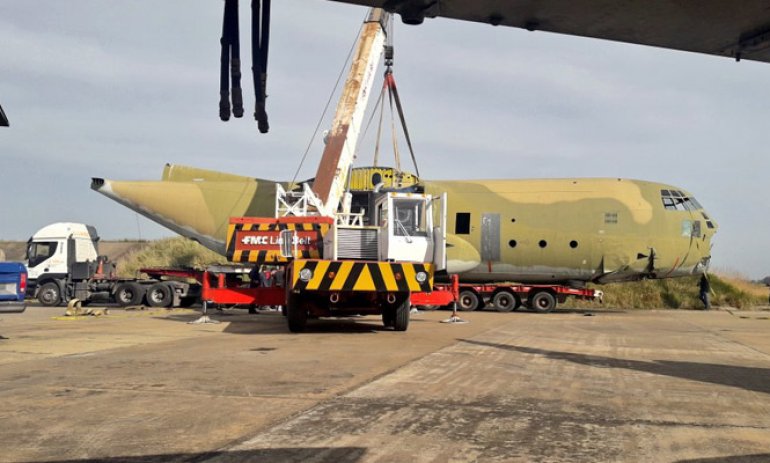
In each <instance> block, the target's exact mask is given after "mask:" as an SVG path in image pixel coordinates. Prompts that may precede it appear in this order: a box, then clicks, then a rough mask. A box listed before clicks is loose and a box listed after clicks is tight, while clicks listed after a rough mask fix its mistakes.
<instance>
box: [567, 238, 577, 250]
mask: <svg viewBox="0 0 770 463" xmlns="http://www.w3.org/2000/svg"><path fill="white" fill-rule="evenodd" d="M569 247H571V248H572V249H575V248H576V247H578V242H577V241H575V240H572V241H570V242H569Z"/></svg>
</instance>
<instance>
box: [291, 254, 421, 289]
mask: <svg viewBox="0 0 770 463" xmlns="http://www.w3.org/2000/svg"><path fill="white" fill-rule="evenodd" d="M303 269H309V270H310V271H311V272H313V277H312V278H311V279H310V280H309V281H303V280H302V279H301V278H300V277H299V274H300V272H301V271H302V270H303ZM419 272H425V273H426V274H427V276H428V278H427V279H426V280H425V281H424V282H423V283H420V282H418V281H417V278H416V275H417V273H419ZM291 277H292V280H291V282H292V288H293V289H294V290H298V291H375V292H428V291H431V290H432V288H433V265H432V264H418V263H410V262H398V263H396V262H360V261H353V260H342V261H340V260H295V261H294V264H293V266H292V275H291Z"/></svg>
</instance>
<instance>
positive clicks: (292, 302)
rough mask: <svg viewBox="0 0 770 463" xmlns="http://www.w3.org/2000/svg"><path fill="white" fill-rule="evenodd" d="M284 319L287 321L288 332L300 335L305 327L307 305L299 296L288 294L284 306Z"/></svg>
mask: <svg viewBox="0 0 770 463" xmlns="http://www.w3.org/2000/svg"><path fill="white" fill-rule="evenodd" d="M286 318H287V320H288V321H289V331H291V332H292V333H301V332H303V331H305V325H307V305H306V304H305V303H304V302H303V301H302V297H301V296H300V295H299V294H294V293H290V294H289V300H288V301H287V304H286Z"/></svg>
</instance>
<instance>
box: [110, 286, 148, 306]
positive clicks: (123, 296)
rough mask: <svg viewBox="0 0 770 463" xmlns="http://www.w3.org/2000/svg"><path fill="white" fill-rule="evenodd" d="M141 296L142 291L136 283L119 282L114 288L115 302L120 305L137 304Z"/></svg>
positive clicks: (142, 295)
mask: <svg viewBox="0 0 770 463" xmlns="http://www.w3.org/2000/svg"><path fill="white" fill-rule="evenodd" d="M143 298H144V291H143V290H142V287H141V286H139V285H138V284H136V283H121V284H119V285H118V286H117V288H115V302H117V303H118V305H119V306H121V307H126V306H129V305H139V304H141V302H142V299H143Z"/></svg>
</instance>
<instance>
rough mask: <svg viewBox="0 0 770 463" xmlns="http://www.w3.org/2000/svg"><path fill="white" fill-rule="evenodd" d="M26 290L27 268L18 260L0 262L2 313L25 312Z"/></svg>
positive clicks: (0, 302)
mask: <svg viewBox="0 0 770 463" xmlns="http://www.w3.org/2000/svg"><path fill="white" fill-rule="evenodd" d="M26 291H27V268H26V267H24V265H23V264H20V263H18V262H0V314H3V313H21V312H24V310H25V309H26V308H27V306H26V305H25V304H24V293H25V292H26Z"/></svg>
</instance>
